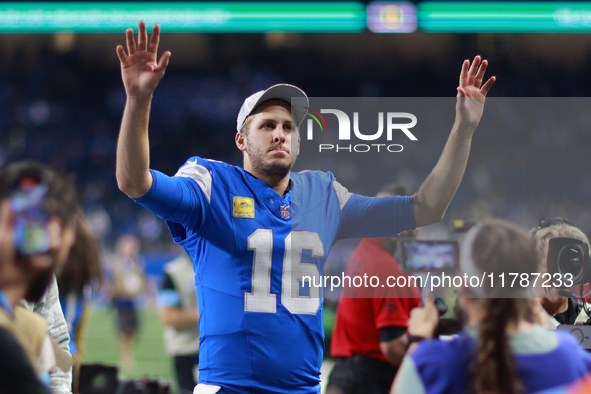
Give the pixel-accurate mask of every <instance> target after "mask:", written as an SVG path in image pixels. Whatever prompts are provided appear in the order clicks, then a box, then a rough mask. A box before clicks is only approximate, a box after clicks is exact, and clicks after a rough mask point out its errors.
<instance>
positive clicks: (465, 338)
mask: <svg viewBox="0 0 591 394" xmlns="http://www.w3.org/2000/svg"><path fill="white" fill-rule="evenodd" d="M475 336H476V333H474V332H471V333H469V332H466V331H463V332H461V333H460V334H459V335H458V336H457V337H455V338H453V339H452V340H449V341H445V340H428V341H423V342H421V344H420V345H419V346H418V347H417V349H416V350H415V351H414V352H413V353H412V354H411V355H410V357H405V359H404V361H403V363H402V365H401V366H400V369H399V370H398V374H399V376H397V378H396V379H397V386H396V388H397V392H398V393H400V394H404V393H413V394H423V393H425V394H455V393H470V392H472V390H470V388H471V383H472V379H473V377H474V375H473V372H472V371H473V369H472V367H473V362H474V359H475V355H476V351H477V346H478V342H477V340H476V338H475ZM509 343H510V347H511V349H512V352H513V355H514V358H515V366H516V373H517V377H518V379H519V380H520V382H521V383H522V384H523V386H524V388H525V392H526V393H533V392H538V391H541V390H544V389H548V388H553V387H558V386H563V385H566V384H569V383H573V382H577V381H578V380H579V379H581V378H583V377H585V376H586V375H588V374H589V372H590V371H591V355H589V353H587V352H586V351H585V350H583V349H582V348H581V347H580V346H579V345H578V344H577V343H576V342H575V339H574V338H573V337H572V336H571V335H570V334H569V333H565V332H562V331H552V330H548V329H546V328H544V327H541V326H533V327H532V329H531V330H530V331H527V332H517V333H512V334H510V335H509Z"/></svg>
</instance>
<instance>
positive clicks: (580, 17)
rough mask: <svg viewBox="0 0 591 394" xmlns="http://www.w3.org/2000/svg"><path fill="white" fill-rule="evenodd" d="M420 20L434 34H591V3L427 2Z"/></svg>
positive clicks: (420, 14) (418, 11) (421, 27)
mask: <svg viewBox="0 0 591 394" xmlns="http://www.w3.org/2000/svg"><path fill="white" fill-rule="evenodd" d="M417 18H418V25H419V28H420V29H422V30H424V31H427V32H434V33H435V32H437V33H451V32H457V33H487V32H488V33H582V32H591V3H590V2H582V3H574V2H564V3H563V2H492V1H483V2H425V3H420V4H419V5H418V10H417Z"/></svg>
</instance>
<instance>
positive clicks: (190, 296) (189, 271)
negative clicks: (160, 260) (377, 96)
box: [164, 256, 199, 356]
mask: <svg viewBox="0 0 591 394" xmlns="http://www.w3.org/2000/svg"><path fill="white" fill-rule="evenodd" d="M164 270H165V271H166V273H167V274H168V276H170V279H171V280H172V283H173V284H174V288H175V289H176V291H177V293H178V294H179V296H180V297H181V305H182V306H181V308H182V309H183V310H190V309H195V308H197V291H196V289H195V274H194V273H193V263H192V262H191V260H190V259H189V257H188V256H180V257H178V258H176V259H175V260H173V261H171V262H170V263H168V264H167V265H166V267H165V269H164ZM164 342H165V344H166V350H167V352H168V354H170V355H177V356H180V355H186V354H194V353H197V352H198V351H199V326H198V325H197V324H195V325H194V326H191V327H187V328H184V329H181V330H177V329H175V328H173V327H165V328H164Z"/></svg>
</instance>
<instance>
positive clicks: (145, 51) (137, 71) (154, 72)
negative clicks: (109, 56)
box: [117, 21, 170, 98]
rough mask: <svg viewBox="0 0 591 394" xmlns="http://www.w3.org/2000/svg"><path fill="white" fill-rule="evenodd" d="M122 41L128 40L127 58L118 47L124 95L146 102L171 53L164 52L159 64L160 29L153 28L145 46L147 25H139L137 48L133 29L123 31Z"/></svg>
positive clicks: (142, 23)
mask: <svg viewBox="0 0 591 394" xmlns="http://www.w3.org/2000/svg"><path fill="white" fill-rule="evenodd" d="M125 37H126V39H127V54H126V53H125V50H124V49H123V46H121V45H119V46H117V56H119V60H120V61H121V77H122V79H123V85H124V86H125V92H126V93H127V96H128V97H135V98H149V97H151V96H152V93H153V92H154V89H156V86H158V83H159V82H160V80H161V79H162V77H163V76H164V72H165V71H166V67H167V66H168V61H169V59H170V52H168V51H167V52H164V53H163V54H162V56H161V57H160V60H158V44H159V43H160V26H158V25H154V29H153V30H152V37H151V38H150V41H149V42H148V33H147V31H146V23H145V22H144V21H140V23H139V32H138V45H137V47H136V44H135V39H134V38H133V30H132V29H127V30H126V31H125Z"/></svg>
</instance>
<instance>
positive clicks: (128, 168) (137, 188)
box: [116, 21, 170, 198]
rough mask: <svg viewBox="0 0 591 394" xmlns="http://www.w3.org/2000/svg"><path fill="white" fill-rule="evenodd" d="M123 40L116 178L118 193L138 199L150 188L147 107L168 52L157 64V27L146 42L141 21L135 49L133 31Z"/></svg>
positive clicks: (144, 29) (168, 57)
mask: <svg viewBox="0 0 591 394" xmlns="http://www.w3.org/2000/svg"><path fill="white" fill-rule="evenodd" d="M125 36H126V39H127V53H125V50H124V49H123V47H122V46H121V45H119V46H117V56H119V60H120V61H121V77H122V79H123V85H124V86H125V93H126V94H127V102H126V103H125V110H124V112H123V119H122V121H121V130H120V132H119V140H118V142H117V169H116V176H117V185H118V186H119V189H120V190H121V191H122V192H124V193H125V194H127V195H128V196H130V197H133V198H138V197H141V196H143V195H144V194H146V193H147V192H148V190H150V187H151V186H152V175H151V174H150V170H149V167H150V144H149V140H148V120H149V116H150V105H151V102H152V94H153V93H154V89H156V86H158V82H160V80H161V79H162V77H163V76H164V72H165V71H166V67H167V66H168V61H169V59H170V52H164V54H162V56H161V57H160V60H159V61H158V44H159V42H160V26H158V25H154V29H153V30H152V37H151V38H150V40H149V42H148V33H147V31H146V23H145V22H144V21H140V23H139V33H138V45H137V47H136V44H135V39H134V37H133V30H132V29H127V31H126V32H125Z"/></svg>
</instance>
